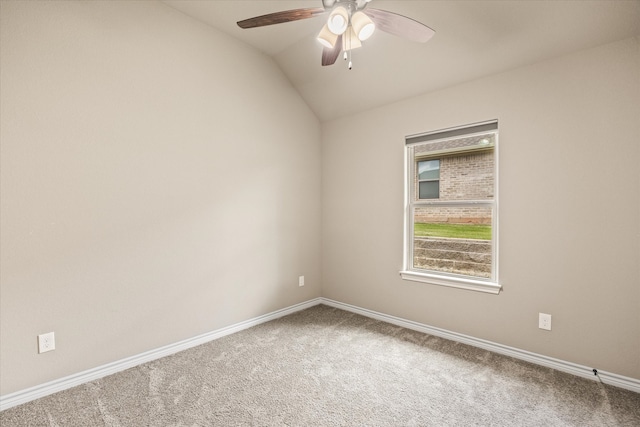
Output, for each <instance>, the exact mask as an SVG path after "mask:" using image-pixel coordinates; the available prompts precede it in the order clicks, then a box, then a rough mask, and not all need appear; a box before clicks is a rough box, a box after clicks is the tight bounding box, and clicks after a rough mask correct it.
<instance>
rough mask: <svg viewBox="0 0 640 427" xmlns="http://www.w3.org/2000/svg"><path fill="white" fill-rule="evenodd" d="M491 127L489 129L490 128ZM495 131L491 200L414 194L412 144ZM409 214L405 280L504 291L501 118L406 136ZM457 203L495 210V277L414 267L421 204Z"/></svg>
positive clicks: (493, 217)
mask: <svg viewBox="0 0 640 427" xmlns="http://www.w3.org/2000/svg"><path fill="white" fill-rule="evenodd" d="M487 129H489V130H488V131H487ZM489 132H492V133H495V146H494V149H493V156H494V158H493V161H494V178H493V179H494V182H493V191H494V193H493V198H492V199H491V200H464V201H440V200H437V199H425V200H418V199H417V198H415V197H414V192H415V191H416V189H415V182H414V181H415V174H416V170H415V168H416V159H415V157H414V155H413V151H412V149H411V147H412V146H414V145H417V144H420V143H421V142H423V141H426V140H429V141H436V140H443V141H444V140H448V139H456V138H460V137H468V136H474V135H477V134H487V133H489ZM404 150H405V181H404V185H405V188H404V190H405V191H404V193H405V200H404V206H405V217H404V245H403V248H404V249H403V267H402V270H401V271H400V276H401V277H402V279H404V280H410V281H416V282H423V283H429V284H433V285H439V286H449V287H453V288H459V289H467V290H472V291H479V292H486V293H491V294H498V293H500V291H501V289H502V286H501V285H500V283H499V281H498V231H499V227H498V193H499V192H498V169H499V168H498V121H497V120H492V121H487V122H481V123H474V124H471V125H466V126H459V127H455V128H448V129H442V130H438V131H434V132H428V133H424V134H418V135H411V136H407V137H406V145H405V149H404ZM455 205H479V206H490V207H491V209H492V215H491V218H492V224H491V231H492V237H491V243H492V254H491V255H492V256H491V262H492V266H491V278H488V279H483V278H474V277H470V276H462V275H456V274H449V273H444V272H438V271H428V270H423V269H416V268H413V248H414V211H415V208H416V207H419V206H455Z"/></svg>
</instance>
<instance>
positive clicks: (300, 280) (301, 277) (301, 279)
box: [298, 276, 304, 286]
mask: <svg viewBox="0 0 640 427" xmlns="http://www.w3.org/2000/svg"><path fill="white" fill-rule="evenodd" d="M298 286H304V276H300V277H298Z"/></svg>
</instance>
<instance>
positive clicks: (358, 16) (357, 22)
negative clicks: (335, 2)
mask: <svg viewBox="0 0 640 427" xmlns="http://www.w3.org/2000/svg"><path fill="white" fill-rule="evenodd" d="M351 26H352V27H353V30H354V31H355V32H356V35H357V36H358V39H360V40H361V41H365V40H366V39H368V38H369V37H371V35H372V34H373V32H374V31H375V29H376V25H375V24H374V23H373V21H372V20H371V18H369V17H368V16H367V15H365V14H364V13H362V12H356V13H354V14H353V16H352V17H351Z"/></svg>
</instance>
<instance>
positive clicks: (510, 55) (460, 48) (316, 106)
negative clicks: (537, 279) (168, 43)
mask: <svg viewBox="0 0 640 427" xmlns="http://www.w3.org/2000/svg"><path fill="white" fill-rule="evenodd" d="M164 3H166V4H167V5H169V6H171V7H173V8H175V9H178V10H180V11H182V12H183V13H185V14H187V15H189V16H191V17H193V18H196V19H198V20H200V21H202V22H205V23H207V24H209V25H211V26H212V27H214V28H216V29H218V30H220V31H222V32H224V33H226V34H228V35H231V36H233V37H235V38H237V39H239V40H241V41H243V42H245V43H247V44H249V45H251V46H253V47H255V48H256V49H258V50H260V51H262V52H264V53H265V54H266V55H269V56H271V57H273V60H274V61H275V62H276V63H277V64H278V66H279V67H280V68H281V69H282V71H283V72H284V74H285V75H286V76H287V77H288V78H289V80H290V81H291V83H292V84H293V86H294V87H295V88H296V89H297V90H298V92H299V93H300V95H301V96H302V97H303V98H304V99H305V101H306V102H307V104H308V105H309V106H310V107H311V109H312V110H313V111H314V112H315V113H316V115H317V116H318V118H319V119H320V120H323V121H325V120H331V119H334V118H337V117H341V116H345V115H349V114H353V113H357V112H359V111H364V110H368V109H372V108H376V107H379V106H382V105H385V104H388V103H392V102H396V101H399V100H402V99H405V98H409V97H412V96H415V95H418V94H422V93H427V92H431V91H434V90H438V89H440V88H444V87H448V86H451V85H455V84H458V83H462V82H465V81H470V80H474V79H477V78H480V77H483V76H486V75H490V74H495V73H499V72H502V71H506V70H508V69H512V68H516V67H520V66H524V65H527V64H532V63H535V62H539V61H542V60H545V59H550V58H554V57H558V56H561V55H565V54H567V53H570V52H573V51H577V50H581V49H586V48H590V47H595V46H598V45H602V44H606V43H609V42H613V41H616V40H621V39H625V38H629V37H634V36H640V0H629V1H625V0H603V1H587V0H583V1H565V0H555V1H549V0H545V1H533V0H530V1H516V0H512V1H505V0H499V1H484V0H478V1H476V0H471V1H450V0H446V1H445V0H442V1H439V0H429V1H417V0H413V1H402V0H373V1H372V2H371V3H370V5H369V7H374V8H377V9H385V10H389V11H391V12H395V13H398V14H401V15H405V16H408V17H410V18H413V19H415V20H417V21H420V22H422V23H424V24H426V25H428V26H429V27H431V28H433V29H434V30H435V31H436V34H435V36H434V37H433V38H432V39H431V40H430V41H429V42H427V43H425V44H421V43H414V42H410V41H407V40H404V39H401V38H398V37H396V36H393V35H390V34H387V33H384V32H382V31H376V33H374V35H373V36H372V37H371V38H370V39H369V40H366V41H365V42H364V43H363V47H362V48H360V49H356V50H354V51H353V69H352V70H348V69H347V66H346V64H345V63H344V61H342V59H340V58H339V59H338V61H337V62H336V64H335V65H333V66H329V67H323V66H321V64H320V57H321V52H322V47H321V46H320V44H319V43H318V42H317V40H316V36H317V34H318V32H319V31H320V29H321V27H322V26H323V24H324V21H325V20H326V17H324V16H319V17H314V18H310V19H306V20H301V21H296V22H288V23H284V24H278V25H272V26H267V27H261V28H253V29H246V30H243V29H240V28H239V27H238V26H237V25H236V22H237V21H239V20H242V19H246V18H250V17H254V16H258V15H264V14H267V13H272V12H277V11H282V10H289V9H297V8H306V7H322V1H321V0H296V1H290V0H287V1H280V0H273V1H270V0H254V1H250V0H244V1H238V0H230V1H225V0H210V1H202V0H165V1H164Z"/></svg>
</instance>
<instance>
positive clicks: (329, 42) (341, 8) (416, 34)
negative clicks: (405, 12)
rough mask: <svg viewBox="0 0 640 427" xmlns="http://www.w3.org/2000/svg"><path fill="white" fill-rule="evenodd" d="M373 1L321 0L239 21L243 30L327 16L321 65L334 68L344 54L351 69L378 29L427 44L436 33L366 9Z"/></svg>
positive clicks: (321, 37)
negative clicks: (354, 51)
mask: <svg viewBox="0 0 640 427" xmlns="http://www.w3.org/2000/svg"><path fill="white" fill-rule="evenodd" d="M369 2H371V0H322V7H311V8H305V9H293V10H285V11H282V12H275V13H269V14H267V15H261V16H256V17H254V18H249V19H245V20H242V21H238V26H239V27H240V28H243V29H247V28H256V27H264V26H266V25H274V24H282V23H285V22H291V21H299V20H301V19H308V18H313V17H315V16H318V15H324V14H328V15H329V17H328V19H327V22H326V24H325V25H324V27H322V30H321V31H320V34H318V37H317V39H318V41H319V42H320V44H322V45H323V50H322V65H323V66H324V65H333V64H334V63H335V62H336V59H337V58H338V56H339V55H340V52H343V51H344V59H347V58H349V69H351V67H352V63H351V59H350V58H351V50H352V49H356V48H358V47H360V46H362V41H364V40H366V39H368V38H369V37H371V35H372V34H373V32H374V31H375V29H380V30H382V31H384V32H387V33H389V34H393V35H395V36H400V37H403V38H405V39H408V40H411V41H415V42H420V43H425V42H427V41H429V39H430V38H431V37H432V36H433V35H434V34H435V31H433V30H432V29H431V28H429V27H427V26H426V25H424V24H422V23H420V22H418V21H415V20H413V19H411V18H407V17H406V16H402V15H398V14H397V13H393V12H389V11H386V10H381V9H373V8H369V7H367V6H368V5H369Z"/></svg>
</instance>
